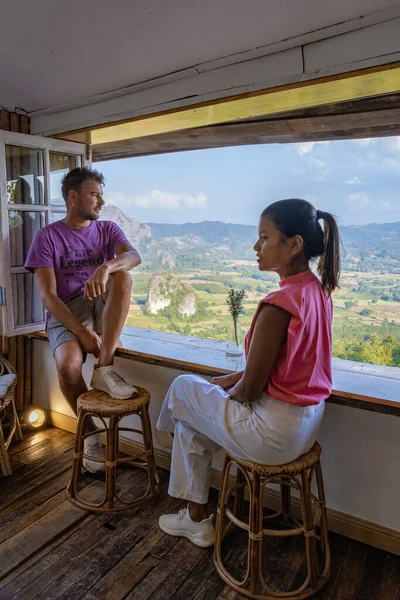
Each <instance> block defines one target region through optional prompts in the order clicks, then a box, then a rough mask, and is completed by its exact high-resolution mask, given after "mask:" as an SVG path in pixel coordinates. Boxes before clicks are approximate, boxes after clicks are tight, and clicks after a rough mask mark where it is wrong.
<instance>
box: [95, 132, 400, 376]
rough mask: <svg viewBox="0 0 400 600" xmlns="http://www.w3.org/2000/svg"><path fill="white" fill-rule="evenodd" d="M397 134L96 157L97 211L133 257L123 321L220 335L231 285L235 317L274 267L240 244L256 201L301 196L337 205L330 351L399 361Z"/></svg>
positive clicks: (252, 226) (248, 311)
mask: <svg viewBox="0 0 400 600" xmlns="http://www.w3.org/2000/svg"><path fill="white" fill-rule="evenodd" d="M399 165H400V137H391V138H390V137H389V138H381V139H366V140H348V141H335V142H329V143H328V142H322V143H315V142H305V143H299V144H279V145H264V146H262V145H260V146H240V147H231V148H221V149H213V150H199V151H192V152H181V153H175V154H164V155H154V156H148V157H140V158H130V159H122V160H118V161H110V162H104V163H97V165H96V166H97V168H98V169H99V170H100V171H102V172H103V173H104V174H105V176H106V183H107V185H106V187H105V198H106V201H107V204H108V205H107V206H106V207H105V208H104V209H103V217H102V218H106V219H112V220H114V221H116V222H117V223H119V224H120V226H121V227H122V228H123V229H124V230H125V232H126V234H127V236H128V237H129V238H130V240H131V241H132V243H133V244H134V245H135V246H137V247H138V249H139V250H140V251H141V253H142V256H143V263H142V265H141V266H140V268H139V269H138V270H135V275H134V285H133V293H132V303H131V309H130V314H129V317H128V321H127V325H133V326H137V327H146V328H150V329H157V330H162V331H169V332H174V333H179V334H183V335H193V336H196V337H203V338H209V339H214V340H226V339H227V336H228V335H229V334H228V330H229V325H230V321H229V314H228V310H227V305H226V296H227V293H228V291H229V289H230V287H231V286H233V287H234V288H236V289H241V288H244V289H245V291H246V298H245V300H244V314H242V316H241V325H242V329H243V330H244V331H246V330H247V328H248V327H249V324H250V321H251V318H252V316H253V314H254V311H255V308H256V306H257V303H258V301H259V300H260V299H261V298H262V297H263V296H264V295H266V294H267V293H268V292H270V291H272V290H273V289H276V286H277V276H275V275H269V274H265V273H260V272H259V271H258V268H257V265H256V263H255V255H254V251H253V250H252V245H253V244H254V242H255V240H256V223H257V220H258V216H259V214H260V212H261V210H262V209H263V208H264V207H265V206H266V205H267V204H269V203H270V202H272V201H274V200H277V199H280V198H284V197H286V198H287V197H303V198H305V199H308V200H309V201H310V202H311V203H312V204H314V205H315V206H316V207H317V208H319V209H321V210H327V211H330V212H333V213H334V214H336V215H337V217H338V221H339V225H340V227H341V234H342V241H343V243H344V249H345V253H344V255H343V261H342V262H343V264H342V278H341V289H340V290H338V291H337V292H336V293H335V294H334V297H333V299H334V305H335V319H334V326H333V331H334V356H335V357H337V358H341V359H347V360H352V361H359V362H369V363H375V364H379V365H386V366H392V367H400V197H399V191H398V190H399V189H400V170H399Z"/></svg>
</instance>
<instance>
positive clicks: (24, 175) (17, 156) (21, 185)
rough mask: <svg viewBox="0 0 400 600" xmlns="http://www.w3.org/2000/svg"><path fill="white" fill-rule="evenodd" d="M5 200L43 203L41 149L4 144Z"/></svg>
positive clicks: (14, 202)
mask: <svg viewBox="0 0 400 600" xmlns="http://www.w3.org/2000/svg"><path fill="white" fill-rule="evenodd" d="M6 173H7V201H8V202H9V203H10V204H44V157H43V150H36V149H34V148H21V147H19V146H6Z"/></svg>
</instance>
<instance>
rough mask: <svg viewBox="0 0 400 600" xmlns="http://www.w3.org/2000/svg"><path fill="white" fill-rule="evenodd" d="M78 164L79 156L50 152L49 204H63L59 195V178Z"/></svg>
mask: <svg viewBox="0 0 400 600" xmlns="http://www.w3.org/2000/svg"><path fill="white" fill-rule="evenodd" d="M79 164H80V158H79V156H72V155H70V154H61V153H60V152H50V204H55V205H57V206H59V205H61V206H64V199H63V197H62V195H61V179H62V178H63V177H64V175H65V174H66V173H68V171H70V170H71V169H74V168H75V167H78V166H79Z"/></svg>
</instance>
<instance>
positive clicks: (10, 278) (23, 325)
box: [0, 131, 85, 335]
mask: <svg viewBox="0 0 400 600" xmlns="http://www.w3.org/2000/svg"><path fill="white" fill-rule="evenodd" d="M84 153H85V146H84V145H83V144H73V143H70V142H61V141H58V140H51V139H46V138H39V137H35V136H31V135H24V134H18V133H10V132H6V131H0V200H1V235H2V251H1V256H2V261H1V296H0V298H1V302H0V304H1V305H2V306H1V311H2V319H1V327H2V333H3V334H5V335H17V334H22V333H27V332H32V331H38V330H40V329H43V328H44V318H45V317H44V310H43V307H42V304H41V302H40V298H39V294H38V290H37V288H36V284H35V280H34V277H33V274H32V273H29V272H27V271H26V270H25V269H24V266H23V265H24V263H25V258H26V256H27V253H28V251H29V248H30V245H31V243H32V240H33V238H34V236H35V234H36V232H37V231H38V230H39V229H41V228H42V227H44V226H45V225H47V224H48V223H50V222H52V221H55V220H58V219H61V218H63V216H64V214H65V206H64V202H63V201H62V202H61V200H62V198H60V180H61V177H62V175H63V174H64V173H65V172H66V171H68V170H69V169H71V168H73V167H75V166H79V165H81V164H83V161H84Z"/></svg>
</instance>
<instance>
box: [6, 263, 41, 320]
mask: <svg viewBox="0 0 400 600" xmlns="http://www.w3.org/2000/svg"><path fill="white" fill-rule="evenodd" d="M11 284H12V290H13V300H14V302H13V312H14V326H15V327H20V326H22V325H29V324H30V323H40V322H41V321H44V320H45V313H44V309H43V306H42V303H41V301H40V295H39V290H38V288H37V285H36V282H35V278H34V276H33V273H16V274H12V275H11Z"/></svg>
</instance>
